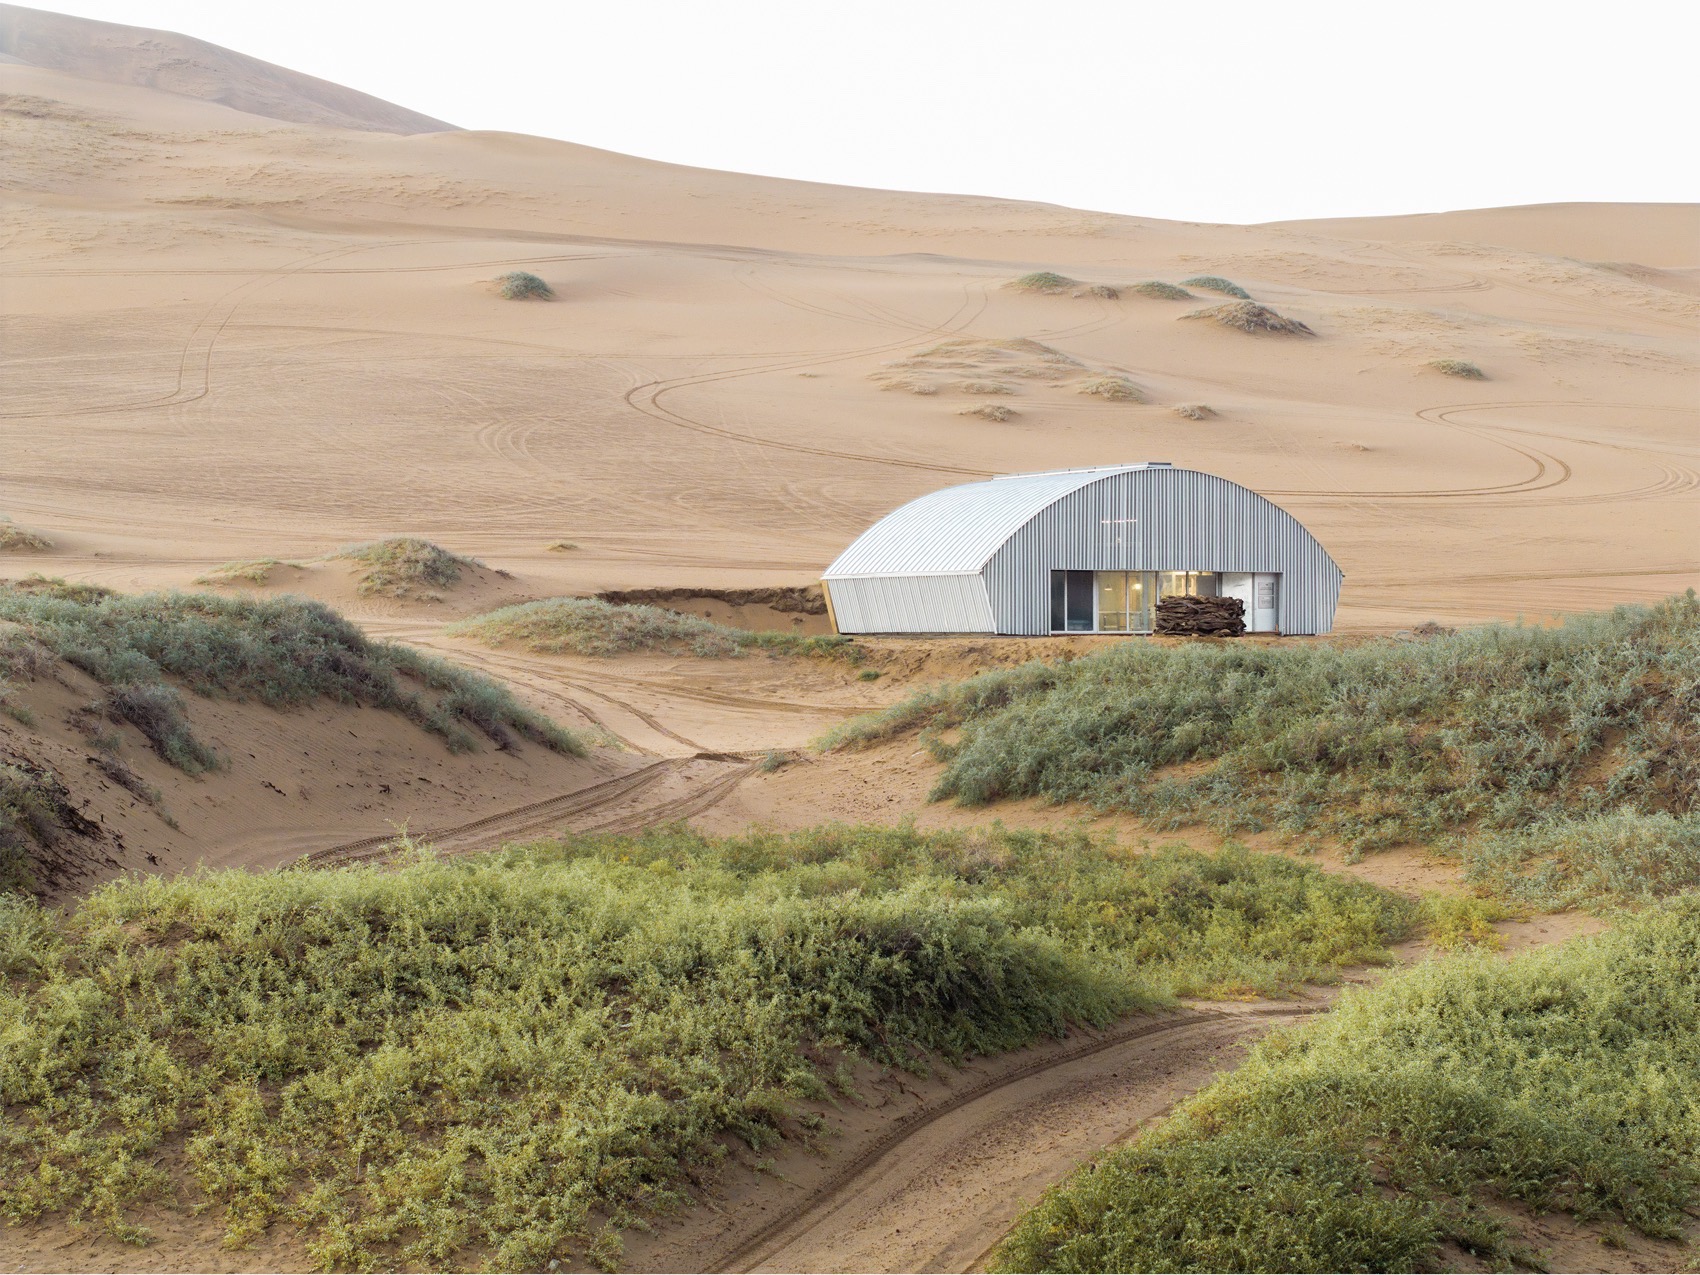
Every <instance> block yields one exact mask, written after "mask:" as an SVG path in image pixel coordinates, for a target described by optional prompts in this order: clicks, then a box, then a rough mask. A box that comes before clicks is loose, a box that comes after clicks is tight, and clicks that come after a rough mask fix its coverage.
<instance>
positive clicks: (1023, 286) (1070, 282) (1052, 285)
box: [1004, 270, 1080, 293]
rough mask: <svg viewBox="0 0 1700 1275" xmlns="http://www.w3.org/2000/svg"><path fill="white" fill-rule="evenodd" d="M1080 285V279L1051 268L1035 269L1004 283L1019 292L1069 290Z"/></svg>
mask: <svg viewBox="0 0 1700 1275" xmlns="http://www.w3.org/2000/svg"><path fill="white" fill-rule="evenodd" d="M1079 286H1080V280H1078V279H1070V278H1069V277H1068V276H1067V275H1065V274H1057V273H1056V272H1054V271H1051V270H1035V271H1034V272H1033V273H1032V274H1024V275H1022V276H1021V278H1019V279H1011V280H1010V281H1009V282H1008V283H1006V284H1004V287H1006V288H1013V289H1015V290H1016V291H1017V292H1044V293H1056V292H1069V291H1071V290H1073V289H1075V288H1078V287H1079Z"/></svg>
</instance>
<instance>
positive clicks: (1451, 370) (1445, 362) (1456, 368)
mask: <svg viewBox="0 0 1700 1275" xmlns="http://www.w3.org/2000/svg"><path fill="white" fill-rule="evenodd" d="M1423 366H1424V367H1426V368H1431V369H1433V370H1434V371H1436V372H1444V373H1446V375H1447V376H1461V377H1463V378H1464V379H1465V380H1469V381H1485V380H1487V375H1486V374H1485V373H1484V372H1483V371H1482V370H1481V368H1479V367H1477V366H1476V365H1475V364H1474V363H1466V362H1465V361H1464V360H1463V359H1430V360H1429V361H1428V362H1427V363H1425V364H1423Z"/></svg>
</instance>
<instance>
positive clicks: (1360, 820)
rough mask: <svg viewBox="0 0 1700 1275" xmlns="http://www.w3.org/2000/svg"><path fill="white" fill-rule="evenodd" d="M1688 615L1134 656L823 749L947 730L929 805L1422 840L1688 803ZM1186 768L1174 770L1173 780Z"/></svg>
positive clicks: (1691, 668) (999, 688)
mask: <svg viewBox="0 0 1700 1275" xmlns="http://www.w3.org/2000/svg"><path fill="white" fill-rule="evenodd" d="M1697 695H1700V600H1697V599H1696V597H1695V595H1694V594H1693V593H1692V592H1691V593H1689V594H1688V595H1686V596H1684V597H1677V598H1672V599H1670V600H1668V601H1666V602H1664V603H1661V604H1660V605H1658V606H1654V607H1620V608H1618V609H1616V610H1614V611H1611V612H1607V613H1602V614H1595V615H1584V616H1576V617H1572V618H1571V619H1569V620H1568V621H1567V622H1566V623H1564V624H1563V625H1562V626H1559V627H1557V628H1534V627H1523V626H1513V625H1490V626H1486V627H1483V628H1480V629H1472V630H1465V631H1462V632H1458V633H1442V634H1437V635H1435V636H1433V637H1429V638H1425V639H1423V640H1422V641H1400V640H1392V639H1389V640H1382V641H1375V642H1368V643H1363V644H1360V645H1355V646H1328V645H1322V644H1317V645H1309V646H1303V647H1297V646H1295V647H1281V646H1250V645H1239V644H1231V645H1215V644H1211V645H1199V646H1188V647H1180V648H1172V647H1163V646H1157V645H1155V644H1152V643H1146V642H1134V643H1125V644H1121V645H1118V646H1115V647H1113V648H1111V649H1109V650H1106V651H1102V652H1099V653H1095V654H1093V655H1089V656H1086V657H1084V658H1081V659H1078V660H1073V661H1070V662H1066V663H1057V664H1046V663H1040V662H1034V663H1030V664H1025V665H1022V666H1021V667H1019V668H1015V669H1003V670H997V671H994V672H990V673H986V674H982V675H981V676H979V677H976V678H972V679H970V680H968V681H966V682H963V683H961V684H959V685H957V686H953V687H942V688H936V689H933V690H929V691H924V692H922V693H920V694H919V695H916V696H914V697H912V698H911V699H909V700H907V701H904V702H903V703H900V704H897V705H894V706H893V707H891V708H888V709H886V710H884V711H883V712H881V713H878V714H873V715H870V716H868V717H863V718H857V719H853V720H852V721H850V722H847V723H845V724H844V725H843V726H841V727H839V728H838V729H837V730H835V731H833V732H832V733H830V734H829V735H828V736H827V737H825V739H824V740H823V741H822V746H824V747H846V746H848V747H854V746H858V745H861V744H865V743H869V742H873V741H875V740H879V739H883V738H890V737H892V736H895V735H899V734H905V733H910V732H913V731H916V730H929V731H934V732H936V731H941V730H945V729H948V728H951V727H960V739H959V741H958V742H956V743H954V744H952V745H949V746H948V747H947V746H944V745H940V746H939V753H940V755H941V756H942V757H943V758H944V759H945V761H946V766H945V771H944V774H943V777H942V778H941V779H940V781H939V783H938V786H937V787H936V789H935V791H934V795H935V796H937V797H954V798H957V799H958V800H960V801H963V802H967V803H971V804H980V803H984V802H989V801H995V800H998V799H1000V798H1003V797H1030V796H1043V797H1049V798H1051V799H1053V800H1056V801H1086V802H1091V803H1093V804H1095V805H1098V806H1101V807H1105V808H1115V809H1125V810H1130V811H1132V812H1134V813H1137V814H1140V815H1143V816H1145V817H1146V818H1149V819H1152V820H1155V821H1157V822H1158V823H1159V824H1167V825H1170V826H1177V827H1178V826H1181V825H1184V824H1192V823H1200V822H1203V823H1208V824H1209V825H1211V826H1213V827H1215V828H1217V829H1218V830H1220V831H1222V832H1224V833H1232V832H1237V831H1241V830H1273V831H1276V832H1278V833H1285V834H1289V835H1294V836H1299V835H1317V834H1320V835H1326V836H1333V837H1338V838H1340V839H1341V840H1342V841H1343V842H1344V843H1345V844H1346V845H1347V846H1348V847H1351V848H1353V849H1356V850H1369V849H1377V848H1381V847H1384V846H1390V845H1395V844H1400V843H1429V844H1436V843H1439V842H1441V841H1443V840H1445V839H1446V838H1447V837H1448V836H1449V834H1452V833H1455V832H1458V831H1460V830H1463V829H1465V828H1470V829H1472V830H1498V831H1515V830H1520V829H1526V828H1530V827H1532V826H1534V827H1539V826H1543V825H1544V824H1545V821H1548V820H1553V819H1573V818H1579V817H1586V816H1590V815H1596V814H1605V813H1610V812H1614V811H1615V812H1623V811H1639V812H1641V813H1644V814H1653V813H1656V812H1658V811H1669V812H1671V813H1673V814H1683V813H1685V812H1692V811H1694V810H1695V809H1696V807H1697V803H1700V796H1697V794H1700V720H1697V719H1696V716H1695V714H1694V710H1693V705H1694V703H1695V702H1696V696H1697ZM1183 765H1185V766H1186V767H1187V770H1186V773H1184V774H1180V773H1176V772H1175V770H1174V769H1173V768H1175V767H1180V766H1183Z"/></svg>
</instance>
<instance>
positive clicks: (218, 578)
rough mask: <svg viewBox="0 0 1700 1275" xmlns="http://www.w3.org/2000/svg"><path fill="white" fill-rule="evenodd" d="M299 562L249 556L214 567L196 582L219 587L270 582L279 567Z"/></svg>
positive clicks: (196, 578)
mask: <svg viewBox="0 0 1700 1275" xmlns="http://www.w3.org/2000/svg"><path fill="white" fill-rule="evenodd" d="M297 565H299V564H297V563H293V562H284V561H282V560H281V559H279V558H249V559H242V560H238V561H236V562H227V563H225V564H224V565H223V566H222V567H214V568H213V569H212V570H211V571H209V572H207V573H206V574H205V575H202V576H196V577H195V583H196V584H206V585H212V586H214V587H217V586H219V585H228V584H252V585H262V584H270V583H271V578H272V575H273V574H274V573H275V572H276V571H277V569H278V568H279V567H293V566H297Z"/></svg>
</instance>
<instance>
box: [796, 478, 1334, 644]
mask: <svg viewBox="0 0 1700 1275" xmlns="http://www.w3.org/2000/svg"><path fill="white" fill-rule="evenodd" d="M1070 569H1073V570H1084V571H1236V572H1238V571H1244V572H1277V573H1279V574H1280V576H1281V583H1280V588H1279V590H1278V606H1279V620H1278V624H1279V629H1280V631H1281V632H1282V633H1326V632H1327V631H1328V630H1329V628H1330V627H1331V626H1332V624H1333V619H1334V609H1335V606H1336V605H1337V604H1338V602H1339V599H1340V584H1341V581H1342V579H1343V576H1342V574H1341V571H1340V568H1339V567H1338V566H1337V565H1336V564H1335V562H1334V560H1333V559H1332V558H1330V557H1329V556H1328V554H1327V552H1326V551H1325V550H1324V549H1323V548H1322V546H1321V545H1320V544H1318V543H1317V542H1316V539H1315V537H1313V536H1312V535H1311V534H1310V533H1309V532H1308V531H1306V530H1305V529H1304V527H1303V526H1301V525H1300V524H1299V522H1298V520H1297V519H1295V518H1294V517H1293V516H1292V515H1291V514H1289V513H1287V512H1286V511H1285V510H1283V509H1281V508H1279V507H1277V506H1276V505H1274V504H1271V503H1270V502H1269V501H1268V500H1266V499H1264V498H1263V497H1262V496H1259V495H1258V494H1257V493H1256V492H1253V491H1249V490H1247V489H1246V488H1244V487H1241V486H1239V485H1238V484H1237V483H1232V482H1229V481H1228V480H1227V479H1225V478H1218V477H1216V476H1215V475H1212V474H1204V473H1199V472H1197V471H1196V470H1189V469H1175V468H1173V467H1171V466H1168V465H1157V464H1151V465H1125V466H1118V467H1114V468H1102V469H1089V470H1064V471H1058V472H1055V473H1045V474H1017V475H1013V476H1011V477H1009V478H999V479H993V480H991V481H990V482H981V483H968V484H965V485H963V486H960V487H950V488H946V489H945V490H943V491H937V492H933V493H932V494H930V495H927V496H922V497H921V498H920V499H918V500H914V501H911V502H910V503H909V504H907V505H904V506H903V507H902V508H901V509H897V510H895V511H893V512H892V513H890V514H887V515H886V516H885V517H884V518H882V519H881V520H880V521H879V522H877V523H875V524H874V525H873V526H872V527H870V528H869V529H868V530H867V531H866V532H864V533H863V534H862V535H861V536H860V537H858V538H857V540H856V541H855V543H853V544H852V545H851V546H850V547H849V548H848V549H846V550H845V551H844V552H843V553H842V554H840V555H839V557H838V559H837V560H836V561H835V562H834V563H833V564H832V566H830V567H828V568H827V571H826V574H825V576H824V577H823V578H824V579H825V581H826V583H827V587H828V589H829V591H830V593H831V595H832V605H833V613H834V616H835V617H836V619H837V621H838V628H839V630H840V631H841V632H844V633H1010V634H1042V633H1048V632H1049V631H1050V620H1051V617H1050V597H1051V590H1050V573H1051V572H1052V571H1054V570H1070ZM970 573H977V574H973V575H971V574H970ZM971 581H972V582H973V583H971ZM976 584H977V585H978V587H975V585H976Z"/></svg>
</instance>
